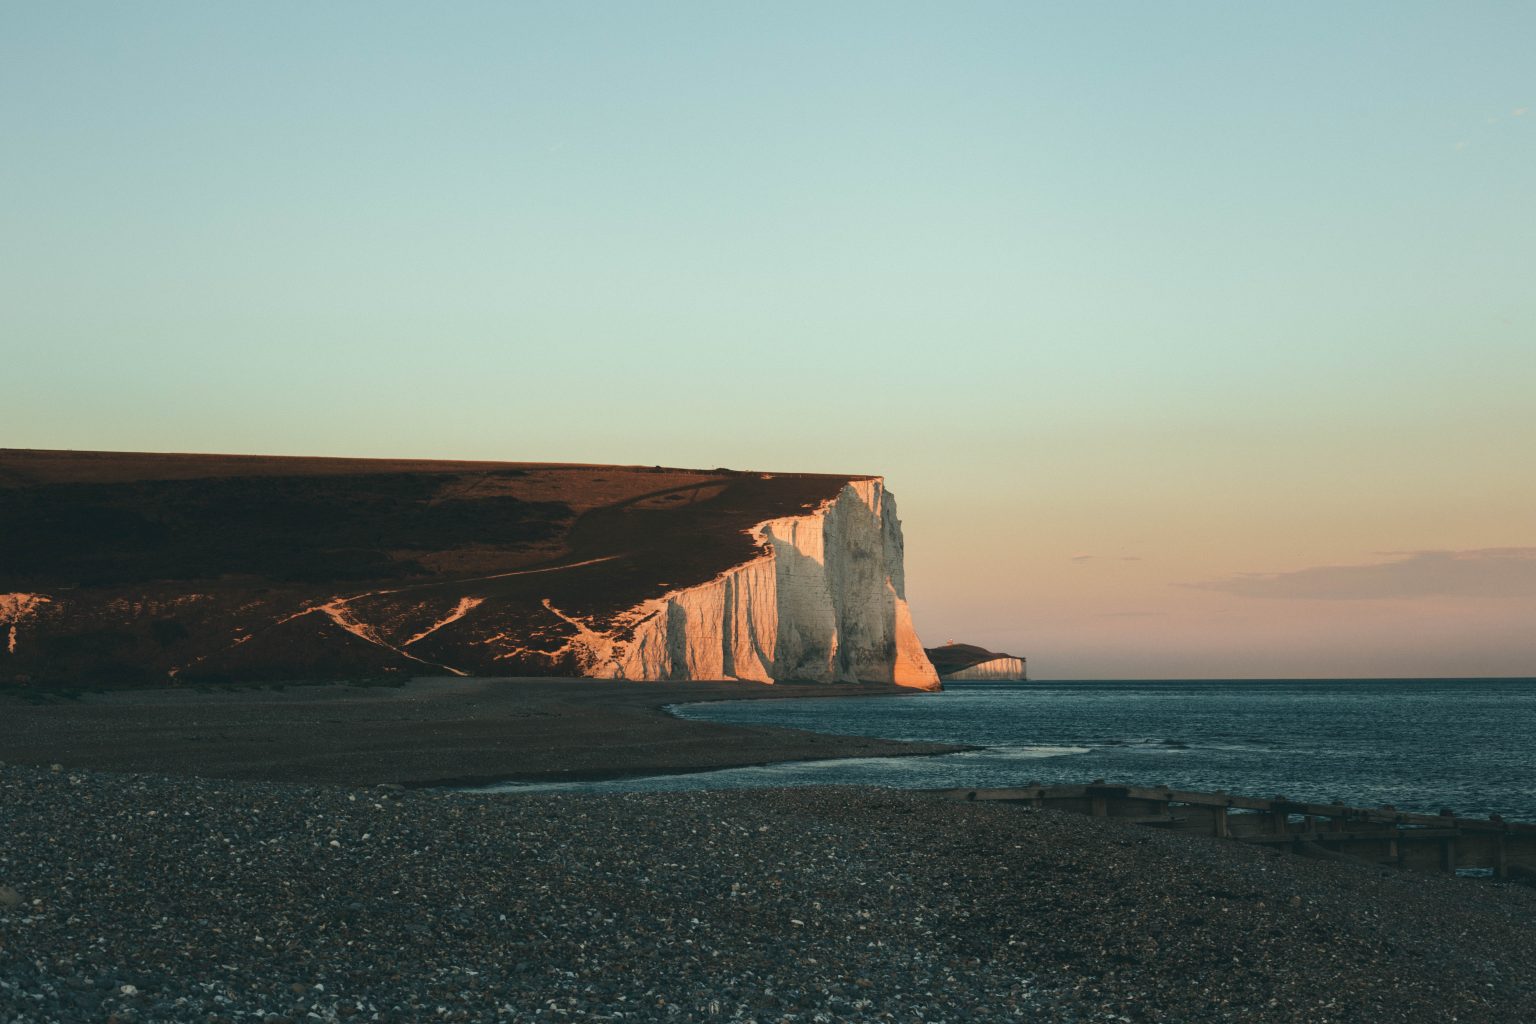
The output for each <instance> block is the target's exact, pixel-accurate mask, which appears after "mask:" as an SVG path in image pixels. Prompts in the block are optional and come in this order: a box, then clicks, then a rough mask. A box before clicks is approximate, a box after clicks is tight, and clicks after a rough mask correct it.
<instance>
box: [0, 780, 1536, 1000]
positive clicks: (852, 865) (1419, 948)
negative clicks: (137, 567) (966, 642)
mask: <svg viewBox="0 0 1536 1024" xmlns="http://www.w3.org/2000/svg"><path fill="white" fill-rule="evenodd" d="M1533 964H1536V891H1532V890H1529V889H1523V888H1520V887H1515V886H1509V885H1496V884H1493V883H1489V882H1480V881H1474V880H1467V879H1456V878H1446V877H1432V876H1424V875H1398V874H1395V873H1390V872H1388V873H1383V872H1381V871H1377V870H1371V869H1362V868H1359V867H1355V866H1352V865H1341V864H1334V863H1322V862H1316V861H1309V860H1302V859H1299V858H1293V857H1289V856H1284V855H1278V854H1272V853H1267V852H1265V851H1261V850H1257V849H1252V848H1248V847H1243V846H1238V845H1235V844H1229V843H1224V842H1221V841H1218V840H1201V839H1189V838H1183V837H1175V836H1166V835H1162V834H1157V833H1151V832H1147V831H1144V830H1136V829H1134V828H1133V827H1131V826H1127V825H1124V824H1121V823H1117V822H1113V821H1103V820H1095V819H1091V818H1084V817H1072V816H1062V815H1055V814H1050V813H1030V812H1028V811H1024V810H1021V809H1019V808H1015V807H1007V806H995V805H993V806H987V805H978V804H965V803H958V802H945V801H940V800H937V799H935V798H933V797H929V796H924V795H922V794H915V793H901V792H892V791H884V790H862V789H804V790H771V791H749V792H728V793H720V792H716V793H672V794H644V795H623V796H601V797H593V796H570V795H564V796H560V795H556V796H486V795H468V794H456V793H445V792H438V791H430V790H402V789H391V788H378V787H368V788H360V787H345V786H337V785H303V784H292V783H277V782H262V781H219V780H211V779H201V778H184V777H183V778H170V777H166V776H163V775H147V774H126V773H124V774H116V773H108V772H98V771H86V770H79V769H76V768H74V767H72V766H61V768H60V770H57V771H53V770H50V769H49V768H46V767H18V766H14V765H12V766H10V767H6V768H0V1021H3V1022H5V1024H23V1022H24V1024H42V1022H48V1021H63V1022H76V1021H81V1022H84V1021H91V1022H101V1021H106V1022H113V1021H115V1022H117V1024H150V1022H160V1021H166V1022H181V1021H197V1022H207V1024H214V1022H231V1024H235V1022H238V1024H250V1022H261V1024H281V1022H284V1021H291V1022H310V1021H349V1020H350V1021H402V1022H408V1021H494V1020H509V1021H522V1020H530V1021H531V1020H563V1021H577V1020H608V1021H693V1020H697V1021H715V1020H718V1021H749V1020H751V1021H760V1022H768V1021H786V1020H788V1021H807V1022H809V1021H903V1022H906V1021H911V1022H917V1021H930V1022H934V1021H986V1020H1027V1021H1051V1022H1055V1021H1164V1022H1180V1024H1183V1022H1194V1021H1256V1022H1270V1021H1277V1022H1278V1021H1297V1022H1300V1021H1306V1022H1311V1024H1321V1022H1328V1021H1338V1022H1344V1021H1351V1022H1359V1021H1383V1022H1385V1021H1394V1022H1420V1021H1422V1022H1430V1021H1434V1022H1445V1021H1489V1022H1493V1021H1500V1022H1507V1021H1519V1020H1533V1019H1536V972H1533V971H1532V965H1533Z"/></svg>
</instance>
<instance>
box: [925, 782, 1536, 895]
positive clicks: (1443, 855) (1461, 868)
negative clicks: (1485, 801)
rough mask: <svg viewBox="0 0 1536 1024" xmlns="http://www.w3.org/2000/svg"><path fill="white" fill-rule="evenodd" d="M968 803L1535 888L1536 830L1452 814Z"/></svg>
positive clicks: (1059, 799)
mask: <svg viewBox="0 0 1536 1024" xmlns="http://www.w3.org/2000/svg"><path fill="white" fill-rule="evenodd" d="M940 792H941V793H942V795H944V796H947V797H952V798H955V799H961V800H985V801H995V802H1002V803H1013V804H1022V805H1026V806H1029V807H1031V808H1036V809H1046V808H1049V809H1051V810H1058V811H1071V812H1075V813H1078V814H1091V815H1094V816H1095V817H1100V818H1106V817H1107V818H1122V819H1126V820H1129V821H1131V822H1133V823H1135V824H1137V825H1144V826H1147V827H1151V828H1160V829H1167V830H1171V831H1177V832H1189V833H1194V834H1199V835H1209V836H1217V837H1220V838H1225V839H1234V840H1237V841H1239V842H1244V843H1254V844H1259V845H1266V846H1271V847H1275V848H1281V849H1288V850H1290V851H1292V852H1294V853H1299V854H1302V855H1304V856H1314V857H1322V858H1326V859H1344V860H1351V861H1358V862H1365V863H1369V864H1376V865H1383V866H1393V867H1399V868H1405V869H1409V870H1415V871H1440V872H1448V873H1455V872H1465V873H1472V872H1476V873H1478V874H1483V873H1487V874H1488V875H1491V876H1492V877H1494V878H1501V879H1503V878H1508V879H1515V880H1518V881H1523V882H1528V883H1533V884H1536V825H1530V824H1520V823H1515V822H1509V821H1505V820H1503V819H1502V818H1500V817H1498V816H1497V815H1495V816H1492V817H1488V818H1462V817H1458V816H1456V815H1455V814H1453V813H1452V812H1451V811H1449V810H1444V811H1441V812H1440V813H1439V814H1413V813H1408V812H1404V811H1399V810H1397V809H1396V808H1395V807H1391V806H1384V807H1349V806H1346V805H1344V804H1314V803H1305V802H1302V801H1297V800H1287V799H1286V798H1285V797H1283V796H1277V797H1271V798H1268V799H1265V798H1260V797H1250V796H1234V795H1232V794H1230V793H1225V792H1221V791H1218V792H1215V793H1196V792H1190V791H1186V790H1178V789H1171V788H1169V787H1166V786H1124V785H1112V784H1109V783H1106V782H1104V781H1103V780H1102V779H1099V780H1095V781H1094V782H1091V783H1088V784H1087V785H1081V786H1043V785H1039V784H1037V783H1031V784H1029V785H1026V786H1020V787H1016V788H1011V789H953V790H942V791H940Z"/></svg>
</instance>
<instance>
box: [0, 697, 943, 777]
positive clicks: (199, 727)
mask: <svg viewBox="0 0 1536 1024" xmlns="http://www.w3.org/2000/svg"><path fill="white" fill-rule="evenodd" d="M873 693H883V694H890V695H892V696H895V697H903V698H910V699H919V700H920V699H922V696H921V695H916V696H914V694H913V691H911V690H902V689H900V688H897V687H891V686H873V685H864V686H828V685H818V684H802V685H795V684H786V683H781V684H778V685H776V686H763V685H761V684H757V683H725V682H721V683H621V682H608V681H600V680H588V679H417V680H412V681H411V682H409V683H406V684H404V685H399V686H350V685H314V686H300V685H290V686H287V687H284V688H282V689H272V688H266V689H261V688H225V689H215V688H208V689H203V690H197V689H191V688H175V689H149V690H120V691H107V692H97V693H86V694H82V695H78V696H73V697H63V696H58V695H48V694H46V693H41V692H37V691H32V692H25V691H17V692H14V693H10V694H3V693H0V760H4V761H10V762H11V763H13V764H37V765H48V764H53V763H62V764H64V765H66V766H67V767H70V768H96V769H105V770H109V771H144V772H156V773H160V774H171V775H200V776H205V777H210V778H225V779H260V780H264V781H270V782H326V783H341V784H344V785H373V784H377V783H381V782H398V783H404V784H406V785H442V784H446V783H451V782H470V781H495V780H498V779H530V780H532V779H593V778H614V777H618V776H624V775H646V774H656V773H662V772H680V771H698V770H702V769H709V768H722V767H734V766H739V765H751V764H766V763H770V762H774V761H799V760H807V759H813V758H833V757H883V756H890V755H895V754H933V753H944V752H947V751H952V750H958V749H963V748H959V747H953V746H947V745H944V744H938V743H917V744H914V743H901V742H896V741H891V740H881V739H871V738H866V737H840V736H826V735H821V734H819V733H810V732H802V731H799V730H793V729H770V728H749V727H737V726H724V725H713V724H710V723H706V722H685V721H682V720H681V719H677V718H674V717H672V716H671V715H669V714H667V713H666V712H665V711H664V710H663V708H664V707H665V705H667V704H675V703H679V702H683V701H690V700H737V699H747V698H753V699H773V698H777V697H812V696H838V695H841V696H855V695H868V694H873Z"/></svg>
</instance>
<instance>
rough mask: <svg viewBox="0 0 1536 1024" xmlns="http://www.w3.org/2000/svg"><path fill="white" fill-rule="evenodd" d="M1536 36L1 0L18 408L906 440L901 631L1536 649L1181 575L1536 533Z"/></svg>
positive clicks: (655, 456) (23, 423)
mask: <svg viewBox="0 0 1536 1024" xmlns="http://www.w3.org/2000/svg"><path fill="white" fill-rule="evenodd" d="M1532 39H1536V5H1531V4H1526V3H1483V4H1478V3H1455V4H1452V3H1443V4H1422V3H1385V2H1383V3H1374V4H1351V5H1336V4H1323V3H1315V4H1284V5H1279V4H1276V5H1258V4H1237V3H1198V4H1197V3H1170V4H1146V3H1121V4H1052V5H1045V4H1038V5H1030V4H1021V3H995V4H994V3H959V4H940V3H932V4H921V5H919V4H897V3H889V2H882V3H867V4H854V3H839V4H821V3H817V4H789V3H775V4H757V5H747V4H724V3H697V4H677V3H654V4H638V3H637V4H619V3H612V4H578V3H548V4H531V3H524V4H516V3H483V4H475V3H455V4H448V5H427V4H417V3H411V4H406V3H382V2H377V0H373V2H368V3H327V4H310V3H304V4H299V3H273V2H263V3H245V4H231V3H219V4H210V3H202V2H199V3H165V2H157V3H140V4H117V3H112V4H107V3H101V4H85V3H52V2H48V3H44V2H37V3H17V2H5V3H0V267H3V268H4V271H3V274H0V356H3V359H0V367H3V370H0V444H3V445H6V446H21V447H49V448H66V447H73V448H110V449H147V450H211V451H236V452H276V453H292V454H338V455H419V456H442V457H468V458H506V459H526V460H549V461H595V462H626V463H647V464H649V463H667V464H673V465H688V466H716V465H727V466H734V467H741V468H767V469H780V470H785V469H805V470H825V471H849V472H881V473H885V474H886V475H887V477H888V479H889V481H890V484H891V487H892V489H893V490H894V491H895V492H896V493H897V495H898V496H899V497H900V498H901V499H902V508H903V513H904V515H905V517H906V519H907V523H908V533H909V552H910V554H909V560H910V562H911V575H912V585H913V595H912V596H913V604H914V610H915V612H916V614H917V625H918V628H919V630H920V631H921V632H923V633H924V635H925V637H927V638H928V639H930V640H933V639H943V638H945V637H946V636H948V635H956V634H958V635H959V637H958V638H960V639H971V640H976V641H979V642H983V643H991V644H993V645H996V646H1006V647H1009V648H1010V649H1018V651H1019V653H1027V654H1030V655H1031V656H1032V657H1034V658H1035V660H1036V662H1037V664H1039V665H1040V671H1041V674H1042V675H1055V676H1068V675H1096V674H1118V675H1165V674H1172V675H1177V674H1182V673H1186V672H1188V673H1196V672H1198V673H1199V674H1209V673H1216V674H1239V673H1241V672H1242V667H1243V666H1244V665H1246V664H1249V663H1251V662H1252V660H1253V659H1254V658H1255V657H1259V656H1263V657H1268V658H1271V659H1278V660H1277V661H1274V663H1275V664H1277V665H1279V666H1280V668H1282V669H1284V671H1281V672H1277V673H1276V674H1331V673H1332V672H1345V671H1346V670H1348V671H1349V674H1376V673H1378V672H1379V673H1383V674H1386V673H1391V672H1399V671H1405V670H1406V668H1407V667H1411V666H1413V665H1421V664H1424V663H1425V662H1424V661H1423V658H1424V657H1426V656H1428V653H1427V652H1439V653H1441V654H1444V652H1446V651H1450V652H1451V653H1450V654H1445V655H1444V656H1445V658H1446V659H1448V660H1446V662H1445V665H1443V666H1440V667H1437V668H1436V669H1435V670H1434V671H1456V668H1455V665H1465V664H1471V663H1473V662H1474V661H1475V662H1476V663H1477V664H1478V665H1481V666H1484V668H1485V670H1486V671H1489V672H1498V673H1530V674H1536V640H1531V639H1529V638H1527V636H1526V634H1527V633H1531V632H1532V631H1531V630H1529V629H1528V628H1522V623H1529V621H1531V618H1532V616H1533V615H1536V596H1532V597H1530V598H1528V599H1524V600H1522V599H1519V598H1506V599H1504V600H1503V601H1496V602H1493V604H1491V605H1490V606H1489V609H1484V610H1482V611H1481V612H1479V613H1478V614H1477V615H1469V617H1468V618H1467V620H1466V621H1468V622H1474V623H1478V624H1481V625H1479V626H1478V627H1477V629H1470V630H1469V628H1463V627H1458V628H1457V629H1456V630H1454V631H1451V632H1441V633H1436V632H1435V631H1434V630H1433V629H1431V630H1429V633H1428V634H1426V627H1425V626H1424V625H1423V621H1424V618H1425V606H1424V605H1422V604H1413V603H1412V601H1414V600H1421V599H1419V598H1414V599H1412V600H1410V599H1409V598H1403V599H1402V602H1403V603H1402V604H1401V607H1399V608H1398V609H1397V611H1396V612H1394V610H1393V609H1394V607H1395V606H1392V605H1390V603H1389V604H1388V605H1387V606H1385V607H1384V606H1382V605H1381V603H1380V602H1379V601H1365V602H1363V603H1358V604H1352V605H1350V606H1349V607H1350V609H1355V611H1354V612H1350V613H1347V614H1346V613H1345V612H1341V611H1340V610H1339V608H1338V607H1337V604H1338V603H1337V602H1333V603H1332V604H1333V605H1334V607H1332V608H1331V610H1326V611H1324V610H1321V609H1318V608H1314V607H1313V605H1314V604H1315V602H1309V601H1308V600H1305V599H1300V598H1298V599H1290V600H1287V601H1280V602H1274V601H1270V602H1259V603H1260V604H1263V605H1264V606H1265V612H1264V614H1262V615H1259V614H1256V613H1255V611H1254V609H1255V608H1256V607H1257V605H1256V604H1255V602H1254V601H1253V600H1252V599H1248V598H1243V597H1240V596H1232V595H1231V594H1230V593H1224V592H1222V591H1220V590H1214V591H1213V590H1206V589H1200V588H1188V587H1180V586H1177V585H1176V584H1179V583H1186V582H1202V581H1210V580H1215V579H1222V578H1226V577H1228V576H1230V575H1232V574H1236V573H1245V572H1257V573H1280V572H1291V571H1300V570H1303V569H1306V568H1309V567H1314V566H1320V565H1336V564H1342V565H1352V564H1367V563H1372V562H1375V561H1379V560H1380V558H1381V557H1383V556H1380V555H1379V553H1380V552H1383V551H1421V550H1480V549H1485V548H1522V547H1536V526H1533V524H1536V507H1533V506H1536V484H1533V483H1532V479H1531V478H1532V474H1531V473H1530V471H1529V469H1528V468H1527V467H1526V465H1525V464H1526V462H1527V461H1529V458H1530V453H1531V451H1532V449H1533V448H1536V445H1533V441H1536V429H1533V427H1536V416H1533V413H1532V411H1531V409H1532V397H1531V396H1532V395H1533V394H1536V287H1533V283H1532V280H1531V278H1532V273H1533V270H1532V268H1533V267H1536V204H1533V191H1536V112H1532V111H1531V108H1532V107H1536V70H1533V69H1536V61H1533V60H1532V56H1531V40H1532ZM1090 549H1091V550H1090ZM1100 550H1102V551H1103V552H1107V553H1109V554H1113V553H1114V552H1116V551H1120V550H1124V551H1127V552H1130V551H1133V550H1134V552H1135V553H1134V555H1133V556H1131V555H1127V556H1122V557H1135V558H1138V559H1140V561H1139V562H1123V563H1120V564H1121V565H1122V566H1124V567H1135V568H1136V569H1137V570H1138V571H1140V570H1145V572H1144V573H1143V575H1142V576H1141V577H1139V578H1137V579H1124V578H1120V577H1114V576H1105V577H1103V578H1099V577H1093V578H1092V579H1091V580H1090V578H1089V576H1088V575H1086V574H1085V573H1084V572H1083V571H1080V570H1084V568H1085V567H1088V571H1089V572H1092V571H1095V570H1094V567H1095V566H1096V565H1098V564H1100V563H1096V562H1093V561H1078V562H1072V561H1071V559H1072V557H1073V556H1076V555H1082V554H1084V553H1090V554H1092V553H1095V552H1098V551H1100ZM1096 557H1097V556H1096ZM1474 561H1475V560H1474ZM1416 564H1417V563H1416ZM1124 571H1130V569H1129V568H1126V569H1125V570H1124ZM1132 597H1134V601H1131V598H1132ZM1128 601H1130V603H1134V604H1136V605H1137V607H1136V608H1126V607H1122V606H1123V605H1125V604H1127V602H1128ZM1221 601H1225V602H1226V604H1227V605H1234V606H1237V607H1239V608H1240V609H1241V610H1242V611H1243V612H1244V614H1245V616H1246V618H1245V621H1246V622H1247V623H1248V625H1246V626H1243V627H1242V628H1241V629H1237V630H1236V631H1234V630H1233V629H1232V628H1230V627H1228V626H1220V627H1218V625H1217V623H1218V622H1228V621H1230V618H1228V619H1221V618H1220V616H1222V615H1229V616H1230V613H1229V612H1222V611H1221V610H1220V609H1219V608H1218V604H1217V603H1219V602H1221ZM1213 602H1217V603H1213ZM1245 602H1246V603H1245ZM1281 605H1283V606H1284V607H1283V609H1282V610H1281V612H1276V611H1274V609H1273V607H1271V606H1281ZM1142 606H1146V607H1142ZM1309 609H1310V610H1309ZM1314 613H1315V614H1314ZM1350 614H1353V615H1355V618H1353V619H1351V618H1350V617H1349V615H1350ZM1341 615H1342V616H1343V619H1341V618H1340V617H1341ZM1431 618H1433V617H1431ZM1452 618H1454V616H1453V617H1452ZM1154 620H1166V621H1159V622H1158V624H1157V626H1156V627H1155V628H1153V627H1150V626H1149V625H1148V624H1149V623H1150V622H1153V621H1154ZM1175 621H1176V622H1177V623H1178V624H1179V626H1178V628H1172V627H1170V625H1169V623H1170V622H1175ZM1433 621H1436V622H1445V621H1449V620H1448V619H1447V618H1446V616H1445V615H1441V616H1439V617H1438V618H1433ZM1457 621H1460V620H1457ZM1446 628H1447V629H1449V628H1450V627H1446ZM1479 630H1481V632H1479ZM1489 630H1492V632H1491V633H1490V632H1488V631H1489ZM1218 633H1219V634H1220V635H1221V636H1222V637H1223V638H1224V639H1223V640H1222V641H1221V643H1214V642H1213V641H1212V640H1211V637H1213V636H1214V635H1216V634H1218ZM1410 635H1411V637H1415V638H1421V639H1419V640H1412V641H1411V642H1410V641H1409V640H1405V639H1404V638H1405V637H1409V636H1410ZM1426 636H1428V638H1427V639H1426V638H1425V637H1426ZM1404 643H1408V648H1411V653H1405V650H1407V649H1405V648H1404V646H1403V644H1404ZM1413 643H1421V644H1422V645H1424V647H1425V650H1422V651H1421V650H1418V649H1417V648H1413V647H1412V644H1413ZM1213 644H1214V646H1213ZM1223 644H1224V645H1225V646H1223ZM1361 645H1363V646H1364V648H1365V649H1366V651H1367V654H1370V655H1371V656H1372V657H1374V660H1371V658H1370V657H1368V658H1367V661H1368V665H1369V667H1367V668H1359V667H1358V666H1357V665H1356V662H1354V661H1351V662H1350V663H1349V665H1347V666H1346V665H1343V663H1342V662H1341V661H1340V657H1341V656H1340V655H1339V654H1338V653H1337V652H1338V651H1342V650H1343V649H1344V648H1345V647H1346V646H1349V647H1350V649H1351V650H1352V651H1353V652H1354V654H1353V655H1352V656H1353V657H1355V658H1356V659H1357V660H1358V650H1357V648H1359V647H1360V646H1361ZM1228 648H1230V651H1228V650H1227V649H1228ZM1218 649H1219V650H1218ZM1213 651H1218V653H1219V652H1220V651H1226V652H1227V653H1221V654H1220V656H1219V657H1218V654H1217V653H1213ZM1306 651H1312V652H1325V653H1320V654H1317V655H1316V656H1315V657H1310V660H1309V659H1308V658H1303V657H1302V656H1301V653H1299V652H1306ZM1330 651H1332V652H1335V653H1333V654H1327V653H1326V652H1330ZM1372 652H1374V654H1372ZM1213 659H1215V660H1213ZM1287 659H1289V660H1287ZM1330 659H1332V660H1330ZM1437 665H1439V663H1437ZM1249 674H1251V673H1249ZM1260 674H1263V673H1260ZM1429 674H1433V672H1431V673H1429Z"/></svg>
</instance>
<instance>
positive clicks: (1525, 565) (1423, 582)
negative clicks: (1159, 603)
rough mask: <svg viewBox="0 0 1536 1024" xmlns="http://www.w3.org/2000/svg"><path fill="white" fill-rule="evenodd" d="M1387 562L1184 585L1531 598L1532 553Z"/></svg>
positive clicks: (1436, 554)
mask: <svg viewBox="0 0 1536 1024" xmlns="http://www.w3.org/2000/svg"><path fill="white" fill-rule="evenodd" d="M1385 554H1387V555H1389V556H1395V557H1393V558H1392V560H1391V561H1387V562H1378V563H1374V564H1367V565H1319V566H1313V567H1311V568H1307V569H1297V570H1295V571H1294V572H1275V573H1239V574H1237V575H1235V576H1230V577H1228V578H1226V579H1219V580H1205V581H1202V582H1199V583H1184V584H1179V585H1180V586H1185V587H1193V588H1195V589H1197V590H1215V591H1220V592H1221V593H1224V594H1236V595H1237V596H1239V597H1269V598H1291V599H1303V600H1323V601H1369V600H1379V599H1391V598H1400V599H1401V598H1409V599H1411V598H1424V597H1492V598H1519V597H1526V598H1530V597H1536V548H1479V549H1476V550H1471V551H1395V552H1385Z"/></svg>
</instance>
